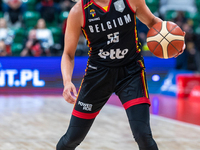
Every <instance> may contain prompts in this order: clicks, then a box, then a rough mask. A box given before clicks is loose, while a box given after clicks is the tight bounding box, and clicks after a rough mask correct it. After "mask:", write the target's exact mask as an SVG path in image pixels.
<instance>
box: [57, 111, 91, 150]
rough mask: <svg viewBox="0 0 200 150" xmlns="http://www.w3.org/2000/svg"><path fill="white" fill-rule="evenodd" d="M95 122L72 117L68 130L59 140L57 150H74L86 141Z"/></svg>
mask: <svg viewBox="0 0 200 150" xmlns="http://www.w3.org/2000/svg"><path fill="white" fill-rule="evenodd" d="M93 121H94V119H82V118H78V117H75V116H73V115H72V117H71V120H70V124H69V127H68V130H67V132H66V133H65V134H64V135H63V136H62V137H61V139H60V140H59V142H58V144H57V146H56V150H74V149H75V148H76V147H77V146H78V145H79V144H80V143H81V142H82V141H83V140H84V138H85V136H86V135H87V133H88V131H89V129H90V127H91V125H92V123H93Z"/></svg>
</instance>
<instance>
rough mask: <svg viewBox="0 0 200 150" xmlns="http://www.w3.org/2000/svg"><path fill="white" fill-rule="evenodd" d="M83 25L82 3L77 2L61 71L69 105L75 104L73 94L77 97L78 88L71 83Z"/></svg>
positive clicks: (66, 39)
mask: <svg viewBox="0 0 200 150" xmlns="http://www.w3.org/2000/svg"><path fill="white" fill-rule="evenodd" d="M82 24H83V13H82V8H81V1H79V2H77V3H76V5H75V6H74V7H73V8H72V9H71V11H70V13H69V16H68V19H67V26H66V32H65V40H64V41H65V45H64V52H63V55H62V60H61V71H62V77H63V84H64V90H63V96H64V98H65V100H66V101H67V102H69V103H72V104H73V103H74V102H75V99H74V98H73V96H72V94H71V92H72V93H73V95H74V96H76V95H77V92H76V88H75V86H74V84H73V83H72V82H71V79H72V73H73V69H74V56H75V52H76V47H77V44H78V40H79V36H80V32H81V26H82Z"/></svg>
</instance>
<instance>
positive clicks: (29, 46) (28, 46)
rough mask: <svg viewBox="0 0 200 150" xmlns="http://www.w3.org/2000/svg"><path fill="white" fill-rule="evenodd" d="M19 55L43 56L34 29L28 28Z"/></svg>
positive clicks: (43, 53)
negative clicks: (26, 37) (27, 33)
mask: <svg viewBox="0 0 200 150" xmlns="http://www.w3.org/2000/svg"><path fill="white" fill-rule="evenodd" d="M20 55H21V56H35V57H38V56H43V55H45V51H44V49H43V48H42V44H41V41H40V40H38V39H37V38H36V30H35V29H33V30H30V31H29V35H28V39H27V41H26V42H25V46H24V49H23V50H22V52H21V54H20Z"/></svg>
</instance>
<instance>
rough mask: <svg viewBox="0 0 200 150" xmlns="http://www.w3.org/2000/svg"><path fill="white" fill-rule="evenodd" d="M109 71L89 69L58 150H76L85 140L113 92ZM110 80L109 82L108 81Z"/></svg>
mask: <svg viewBox="0 0 200 150" xmlns="http://www.w3.org/2000/svg"><path fill="white" fill-rule="evenodd" d="M109 72H110V71H109V69H106V68H102V69H101V68H97V69H96V70H95V69H91V68H89V69H88V70H87V72H86V76H85V77H84V80H83V84H82V85H81V90H80V92H79V94H78V98H77V101H76V104H75V106H74V109H73V112H72V117H71V120H70V124H69V127H68V130H67V132H66V134H65V135H63V136H62V138H61V139H60V141H59V142H58V144H57V150H74V149H75V148H76V147H77V146H78V145H79V144H80V143H81V142H82V141H83V140H84V138H85V136H86V134H87V133H88V131H89V129H90V127H91V125H92V123H93V121H94V119H95V117H96V116H97V115H98V113H99V111H100V110H101V108H102V107H103V105H104V104H105V103H106V102H107V100H108V99H109V97H110V95H111V94H112V92H113V87H112V84H108V83H109V82H110V81H111V79H110V73H109ZM107 80H108V81H107Z"/></svg>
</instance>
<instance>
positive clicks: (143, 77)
mask: <svg viewBox="0 0 200 150" xmlns="http://www.w3.org/2000/svg"><path fill="white" fill-rule="evenodd" d="M141 76H142V83H143V88H144V94H145V97H146V98H149V94H148V90H147V85H146V79H145V74H144V70H142V72H141Z"/></svg>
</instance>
